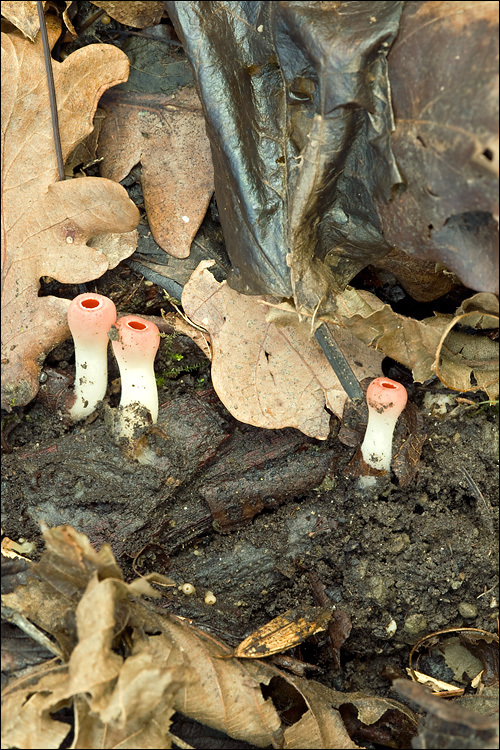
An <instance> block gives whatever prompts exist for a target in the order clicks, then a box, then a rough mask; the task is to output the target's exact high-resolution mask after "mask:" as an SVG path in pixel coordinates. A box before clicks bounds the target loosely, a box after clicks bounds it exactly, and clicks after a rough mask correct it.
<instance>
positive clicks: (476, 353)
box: [337, 287, 498, 398]
mask: <svg viewBox="0 0 500 750" xmlns="http://www.w3.org/2000/svg"><path fill="white" fill-rule="evenodd" d="M483 304H484V305H486V306H487V307H486V309H485V310H484V309H482V307H481V305H483ZM495 305H498V302H496V299H495V297H494V295H491V294H480V295H474V296H473V297H471V298H470V299H469V300H466V301H465V302H464V303H463V304H462V308H460V309H469V307H470V311H469V312H467V313H461V314H459V315H457V316H455V317H452V316H449V315H441V314H436V315H435V316H434V317H433V318H427V319H425V320H414V319H413V318H406V317H405V316H404V315H399V314H398V313H395V312H394V311H393V310H392V308H391V307H390V306H389V305H384V304H383V303H382V302H381V301H380V300H379V299H378V297H376V296H375V295H373V294H371V293H370V292H365V291H358V290H356V289H353V288H350V287H348V288H347V289H346V290H345V292H343V293H342V294H340V295H338V296H337V316H338V317H337V320H339V321H341V323H342V325H345V326H346V328H347V330H349V331H350V332H351V333H353V334H354V335H355V336H356V337H357V338H359V339H360V340H361V341H363V342H364V343H365V344H368V345H369V346H373V347H375V348H376V349H378V350H380V351H381V352H383V353H384V354H385V355H386V356H388V357H392V359H395V360H396V361H397V362H400V363H401V364H403V365H405V366H406V367H408V368H410V369H411V370H412V371H413V377H414V379H415V380H416V381H417V382H419V383H423V382H425V381H426V380H428V379H429V378H431V377H432V376H434V375H438V376H439V377H440V379H441V380H442V381H443V382H444V383H445V385H448V386H449V387H451V388H454V389H455V390H460V391H471V390H479V389H480V390H484V391H486V393H487V394H488V396H489V397H490V398H496V396H497V395H498V343H497V342H495V341H491V340H490V339H489V338H488V337H486V336H472V335H468V334H466V333H454V332H453V331H452V329H453V328H454V326H455V325H456V324H457V323H458V322H459V321H460V320H462V319H464V320H465V316H467V318H466V319H467V320H468V322H469V324H470V325H472V326H474V327H477V328H478V329H479V328H480V327H483V328H488V327H490V328H492V327H494V326H495V325H497V324H498V322H497V321H498V318H497V316H494V315H493V314H492V312H491V310H492V309H494V308H495ZM464 306H465V307H464ZM497 309H498V308H497ZM450 331H451V333H450ZM443 343H444V344H445V346H443ZM445 374H446V377H445ZM473 377H474V378H475V379H476V381H477V385H474V384H473V383H472V381H471V378H473ZM448 378H449V382H448Z"/></svg>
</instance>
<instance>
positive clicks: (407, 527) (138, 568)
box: [2, 268, 498, 697]
mask: <svg viewBox="0 0 500 750" xmlns="http://www.w3.org/2000/svg"><path fill="white" fill-rule="evenodd" d="M114 274H115V276H114V279H113V283H115V284H118V285H120V284H123V283H124V281H125V280H126V281H127V282H128V287H127V288H128V289H129V290H130V289H131V285H132V287H133V285H134V284H140V283H141V279H140V277H135V275H134V274H133V273H132V272H131V271H130V270H129V269H127V268H120V269H117V270H116V271H115V272H114ZM106 283H107V284H109V279H108V280H107V281H103V282H100V283H99V284H98V285H97V288H98V289H99V291H103V288H102V287H103V284H106ZM144 289H145V290H146V291H147V293H148V294H149V295H150V296H151V294H152V292H151V291H150V288H149V287H144V286H143V290H144ZM137 296H138V297H139V294H138V295H137ZM141 303H142V304H144V297H142V302H141ZM71 357H72V345H71V343H70V342H67V343H66V344H63V345H62V346H61V347H59V348H58V350H55V351H54V352H53V353H52V354H51V356H50V357H49V361H48V363H47V366H46V368H45V369H46V370H47V372H48V373H49V385H50V382H51V379H53V377H54V372H53V370H51V368H52V367H54V366H55V365H57V366H58V371H59V375H61V374H62V375H64V374H65V371H66V372H70V373H71V371H72V362H71ZM175 367H176V368H177V370H179V369H180V370H181V372H177V371H174V369H175ZM182 368H184V371H182ZM169 371H171V372H170V375H169V376H168V377H165V378H164V382H163V385H162V387H161V388H160V404H162V407H161V409H160V417H159V421H158V428H159V429H157V430H154V431H153V432H152V433H150V434H149V436H148V437H147V440H148V442H149V445H150V447H151V448H152V449H153V450H152V451H150V452H149V453H147V456H149V458H148V459H147V460H148V461H149V463H148V464H147V465H141V464H140V463H138V462H137V461H136V460H135V459H131V458H129V457H127V456H126V455H125V454H124V452H123V449H122V448H121V447H120V446H118V445H116V444H115V443H114V442H113V440H112V439H111V438H110V434H109V421H110V420H109V413H110V412H111V409H110V406H109V405H111V407H114V406H116V405H117V402H118V398H119V394H118V393H113V387H111V393H110V395H109V397H108V404H107V405H105V406H104V407H103V408H102V409H101V412H100V413H99V415H98V416H97V418H95V419H93V420H90V421H89V422H88V423H84V424H77V425H68V424H67V423H66V422H65V421H64V419H62V417H61V412H60V406H61V403H62V400H63V398H64V393H65V391H64V390H63V391H61V387H60V386H59V385H57V387H56V391H57V388H59V391H58V396H57V397H51V398H48V397H47V395H46V388H45V389H43V390H42V392H41V396H40V397H39V398H38V399H37V400H36V401H35V402H34V403H32V404H31V405H29V406H28V407H27V408H25V410H24V412H23V413H22V414H20V415H18V416H17V417H12V416H10V417H9V418H8V419H10V420H14V422H13V423H14V426H13V427H12V422H11V423H10V427H12V430H11V431H10V433H9V434H8V436H7V440H8V447H9V449H10V451H11V452H10V453H7V454H5V455H4V459H3V486H2V502H3V509H2V511H3V512H2V520H3V530H4V533H5V534H6V535H7V536H8V537H10V538H11V539H14V540H18V539H20V538H22V539H28V540H30V541H35V542H36V551H35V552H34V555H33V556H34V558H35V559H36V558H37V556H38V555H39V554H40V552H41V551H42V548H43V543H42V541H41V537H40V529H39V522H40V521H43V522H45V523H46V524H48V525H50V526H52V525H59V524H71V525H72V526H74V527H75V528H76V529H77V530H78V531H82V532H85V533H86V534H87V535H88V536H89V538H90V540H91V542H92V543H94V544H96V545H97V546H99V545H100V544H102V543H103V542H108V543H110V544H111V546H112V548H113V551H114V552H115V555H116V556H117V559H118V561H119V563H120V565H121V566H122V567H123V569H124V572H125V575H126V577H127V579H132V578H134V577H135V576H136V574H137V573H141V574H144V573H149V572H151V571H153V570H156V571H159V572H161V573H165V574H166V575H168V576H169V577H171V578H172V579H173V580H174V581H175V582H176V583H177V584H179V585H181V584H184V583H191V584H193V586H194V587H195V589H196V593H195V594H193V595H191V596H186V595H184V594H183V593H182V592H181V591H179V590H178V589H177V588H172V589H171V590H169V592H168V594H167V596H166V597H165V600H164V604H163V606H164V607H165V608H166V609H168V610H170V611H172V612H175V613H177V614H180V615H183V616H186V617H189V618H192V619H193V621H194V622H195V624H196V625H197V626H199V627H202V628H205V629H207V630H208V631H209V632H211V633H212V634H214V635H215V636H216V637H218V638H220V639H221V640H224V641H226V642H227V643H228V644H229V645H235V644H236V643H238V641H240V640H241V639H243V638H244V637H245V636H247V635H248V634H249V633H251V632H252V631H254V630H255V629H256V628H258V627H259V626H261V625H263V624H264V623H266V622H267V621H268V620H270V619H271V618H273V617H275V616H277V615H279V614H282V613H284V612H285V611H287V610H289V609H291V608H294V607H302V606H304V605H317V604H321V602H320V601H318V588H319V589H320V590H321V589H322V586H323V587H324V593H326V595H327V597H328V599H329V602H330V603H331V605H334V606H335V607H336V608H337V610H341V611H343V612H345V613H347V615H348V617H349V619H350V621H351V623H352V631H351V633H350V635H349V637H348V639H347V641H346V642H345V643H344V645H343V647H342V649H341V657H340V662H341V664H340V668H339V665H338V663H336V659H335V658H334V657H335V654H334V653H333V652H332V648H331V644H329V642H328V638H327V637H326V636H325V635H324V634H323V635H321V636H316V637H315V638H314V639H313V640H312V642H310V643H308V644H305V645H303V646H302V647H300V648H299V649H296V650H295V651H294V652H293V653H294V655H295V656H297V657H298V658H301V659H304V660H305V661H307V662H310V663H311V664H313V665H314V666H315V667H317V668H319V669H317V670H315V671H314V673H313V674H312V676H314V678H315V679H319V680H320V681H322V682H324V683H325V684H326V685H330V686H332V687H334V688H335V689H337V690H343V691H355V690H362V691H365V692H368V693H371V694H377V695H391V679H393V678H394V677H395V676H397V675H403V674H404V670H405V668H406V667H407V666H408V656H409V651H410V649H411V646H412V645H413V644H415V643H416V642H417V640H418V639H419V638H421V637H422V636H424V635H426V634H427V633H430V632H432V631H436V630H441V629H445V628H453V627H460V626H466V627H477V628H484V629H485V630H488V631H491V632H496V627H497V616H498V591H497V585H498V575H497V543H496V538H495V535H496V532H494V530H496V529H497V526H498V489H497V480H498V472H497V467H498V419H497V409H496V407H492V406H491V405H477V406H476V405H473V404H471V403H457V400H456V397H457V395H459V394H451V393H450V392H448V391H446V390H445V389H443V388H442V386H441V385H440V384H439V383H437V382H435V383H430V384H428V385H427V386H420V385H413V386H409V393H410V400H411V402H412V403H414V404H415V405H416V407H417V409H418V412H419V414H420V415H421V417H422V418H423V424H422V426H421V429H423V431H424V432H425V433H426V435H427V437H426V440H425V442H424V444H423V448H422V453H421V458H420V462H419V464H418V468H417V472H416V475H415V476H414V477H413V479H412V480H411V482H410V483H409V485H408V486H406V487H401V486H398V480H397V478H395V477H394V476H393V477H392V478H390V479H381V480H379V482H378V486H377V487H376V489H375V490H373V491H369V492H366V491H365V492H362V491H360V489H359V488H358V484H357V480H356V478H354V477H351V476H349V471H348V470H347V466H348V464H349V462H350V461H351V459H352V457H353V454H354V452H355V448H354V447H349V446H347V445H345V442H341V440H340V439H339V427H340V425H339V421H338V420H337V419H336V418H335V417H332V420H331V421H332V429H331V435H330V438H329V439H328V440H327V441H325V442H321V441H317V440H312V439H309V438H306V437H305V436H303V435H302V434H301V433H299V432H298V431H296V430H294V429H287V430H261V429H257V428H252V427H248V426H246V425H243V424H241V423H238V422H237V421H236V420H234V419H233V418H232V417H231V415H229V414H228V413H227V411H226V410H225V409H224V407H223V406H222V404H221V403H220V402H219V400H218V398H217V396H216V394H215V393H214V391H213V390H212V389H211V386H210V377H209V370H208V366H207V362H206V361H205V360H204V358H203V355H202V354H201V352H199V351H198V350H197V348H196V347H195V345H194V344H192V342H191V341H190V340H189V339H188V338H186V337H183V336H177V337H175V336H174V337H173V336H167V337H166V338H164V339H163V340H162V343H161V347H160V355H159V360H158V361H157V372H164V373H167V372H169ZM117 374H118V373H117V371H116V365H115V364H114V362H113V361H112V360H111V359H110V380H111V381H113V379H114V378H115V377H116V376H117ZM58 382H59V381H56V384H57V383H58ZM63 383H64V384H65V385H67V383H66V381H64V379H63ZM47 387H48V386H47ZM115 390H116V389H115ZM430 393H431V394H433V395H436V394H444V395H448V396H450V398H449V399H448V402H447V404H446V403H445V404H444V405H443V404H441V405H440V406H439V405H438V406H437V407H431V406H430V403H429V395H427V396H426V394H430ZM61 394H62V395H61ZM469 396H470V394H469ZM481 400H482V398H481V394H475V395H474V396H472V398H471V401H473V402H476V403H477V404H479V402H480V401H481ZM364 418H365V414H364V412H363V410H362V409H361V410H360V414H359V422H360V423H362V422H363V419H364ZM7 424H8V426H9V423H8V422H7ZM341 436H342V435H341ZM398 440H399V441H400V440H401V436H400V435H399V436H398V437H397V439H396V449H397V447H398V445H397V443H398ZM321 584H322V586H321ZM207 591H211V592H213V594H214V596H215V597H216V602H215V604H212V605H209V604H207V603H205V596H206V592H207ZM441 676H442V678H445V677H446V675H445V674H442V675H441ZM450 676H451V675H448V677H450ZM392 695H393V697H394V694H392Z"/></svg>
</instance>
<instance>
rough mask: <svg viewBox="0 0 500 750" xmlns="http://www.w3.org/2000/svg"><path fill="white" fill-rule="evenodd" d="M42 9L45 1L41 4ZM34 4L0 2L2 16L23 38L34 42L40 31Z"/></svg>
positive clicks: (45, 3)
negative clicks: (18, 30)
mask: <svg viewBox="0 0 500 750" xmlns="http://www.w3.org/2000/svg"><path fill="white" fill-rule="evenodd" d="M42 5H43V8H44V9H45V6H46V5H47V0H43V2H42ZM36 6H37V4H36V2H32V1H31V0H23V2H16V0H2V3H1V8H2V16H3V17H4V18H6V19H7V20H8V21H10V22H11V23H12V24H13V25H14V26H15V27H16V28H17V29H20V31H22V32H23V34H24V36H27V37H28V39H31V41H32V42H34V41H35V37H36V35H37V34H38V32H39V31H40V23H39V21H38V10H37V7H36Z"/></svg>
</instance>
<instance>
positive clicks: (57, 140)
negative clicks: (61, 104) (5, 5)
mask: <svg viewBox="0 0 500 750" xmlns="http://www.w3.org/2000/svg"><path fill="white" fill-rule="evenodd" d="M36 8H37V10H38V20H39V21H40V34H41V35H42V44H43V57H44V60H45V71H46V73H47V83H48V85H49V100H50V114H51V117H52V135H53V137H54V146H55V150H56V159H57V171H58V173H59V180H64V179H65V174H64V161H63V156H62V149H61V137H60V135H59V118H58V116H57V99H56V90H55V87H54V74H53V71H52V56H51V54H50V47H49V38H48V36H47V26H46V24H45V16H44V13H43V3H42V2H41V0H37V3H36Z"/></svg>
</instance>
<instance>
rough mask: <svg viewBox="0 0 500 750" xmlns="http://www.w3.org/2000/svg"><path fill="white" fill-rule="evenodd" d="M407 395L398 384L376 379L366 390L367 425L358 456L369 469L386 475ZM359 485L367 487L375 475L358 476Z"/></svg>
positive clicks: (404, 389)
mask: <svg viewBox="0 0 500 750" xmlns="http://www.w3.org/2000/svg"><path fill="white" fill-rule="evenodd" d="M407 398H408V394H407V393H406V388H405V387H404V385H401V383H398V382H396V381H395V380H391V379H390V378H375V380H372V382H371V383H370V385H369V386H368V389H367V391H366V402H367V404H368V424H367V426H366V433H365V437H364V440H363V443H362V445H361V455H362V456H363V460H364V462H365V463H366V464H368V466H370V467H371V468H373V469H378V470H379V471H383V472H385V473H387V472H388V471H389V470H390V468H391V462H392V439H393V434H394V428H395V426H396V422H397V421H398V417H399V415H400V414H401V412H402V411H403V409H404V408H405V406H406V401H407ZM360 481H361V485H362V486H363V487H370V486H373V484H374V483H375V481H376V478H375V477H374V476H365V477H361V480H360Z"/></svg>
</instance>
